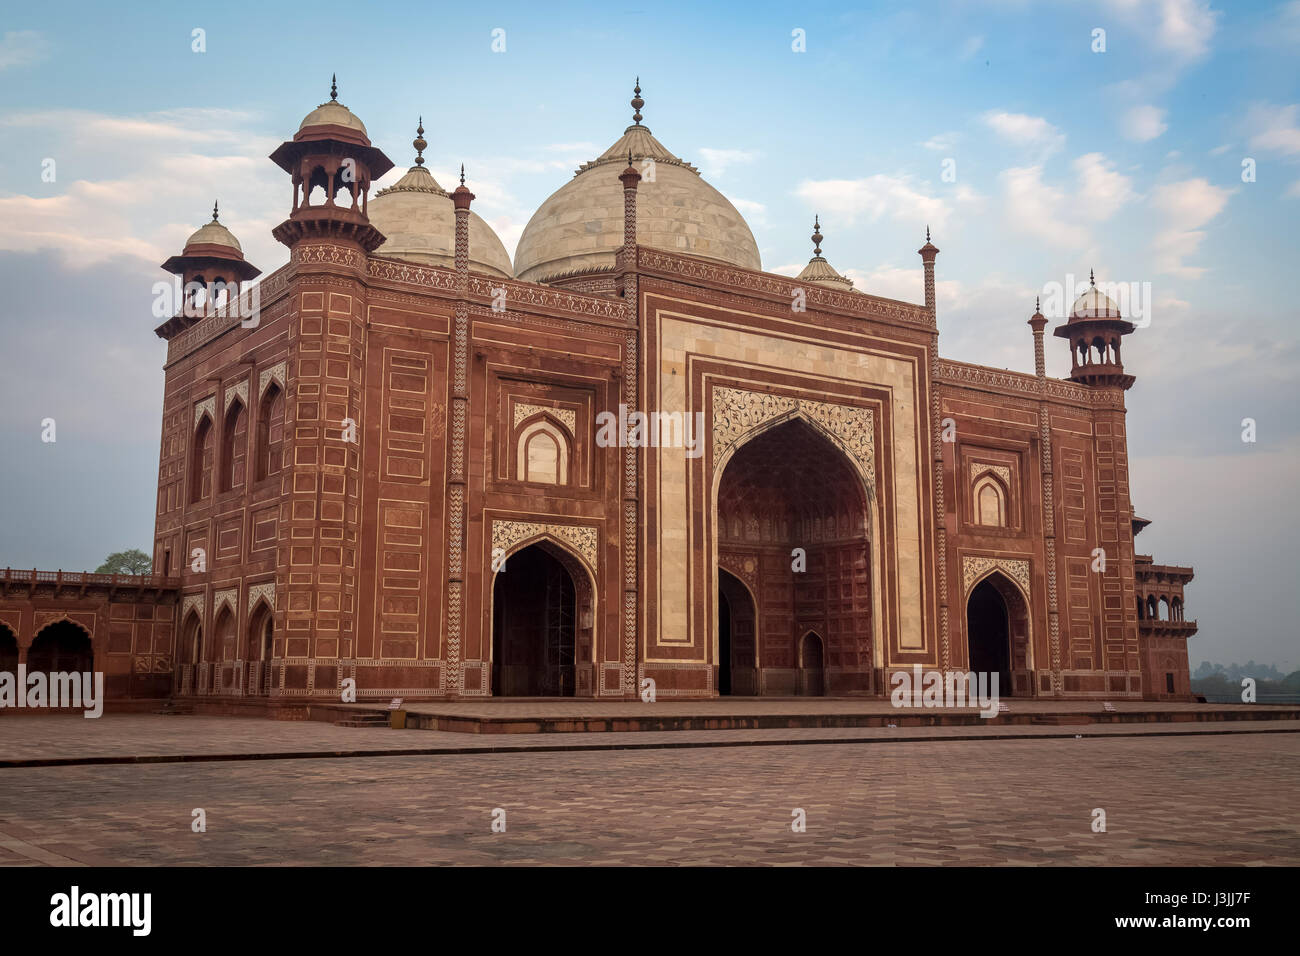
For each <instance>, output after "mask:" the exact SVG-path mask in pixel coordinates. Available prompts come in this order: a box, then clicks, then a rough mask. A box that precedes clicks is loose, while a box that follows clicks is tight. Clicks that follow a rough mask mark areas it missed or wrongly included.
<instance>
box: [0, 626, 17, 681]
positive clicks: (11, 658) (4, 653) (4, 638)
mask: <svg viewBox="0 0 1300 956" xmlns="http://www.w3.org/2000/svg"><path fill="white" fill-rule="evenodd" d="M5 673H8V674H17V673H18V635H17V634H15V633H14V632H13V631H12V630H10V628H9V625H7V624H0V674H5Z"/></svg>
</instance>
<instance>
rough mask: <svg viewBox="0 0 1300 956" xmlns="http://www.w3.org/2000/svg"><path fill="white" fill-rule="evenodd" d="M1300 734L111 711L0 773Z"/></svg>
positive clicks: (0, 742) (22, 732) (1204, 726)
mask: <svg viewBox="0 0 1300 956" xmlns="http://www.w3.org/2000/svg"><path fill="white" fill-rule="evenodd" d="M1229 733H1230V734H1259V733H1287V734H1294V733H1300V721H1285V720H1267V721H1223V722H1212V721H1198V722H1180V723H1167V724H1166V723H1160V724H1151V723H1143V724H1109V725H1081V726H1066V727H1050V726H1047V727H1034V726H1015V727H998V726H973V727H898V728H888V727H850V728H811V729H804V728H780V729H772V730H721V731H689V732H681V731H665V732H650V731H640V732H631V733H615V732H611V733H603V734H495V735H492V736H490V737H483V736H480V735H476V734H460V733H446V732H442V731H432V730H420V731H416V730H400V731H399V730H390V729H388V728H386V727H378V728H367V727H336V726H334V725H333V724H327V723H322V722H319V721H275V720H260V719H256V718H248V717H203V716H161V715H157V714H107V715H105V716H103V717H100V718H98V719H96V720H87V719H85V718H83V717H79V716H73V715H39V716H28V717H14V718H7V719H5V720H3V721H0V773H11V772H17V771H18V769H19V768H21V767H23V766H27V767H32V766H42V765H55V764H59V763H77V764H90V763H117V762H123V763H125V762H162V761H181V760H195V761H205V760H206V761H210V760H241V759H264V760H269V759H289V758H298V759H306V758H312V757H321V758H324V757H361V756H383V755H387V754H392V753H394V752H400V753H404V754H411V755H418V754H422V755H434V754H451V753H512V752H520V751H601V750H626V749H669V748H672V749H687V748H696V747H737V746H739V747H745V746H776V745H780V744H815V743H837V744H849V743H889V742H897V741H902V740H911V741H919V740H975V739H981V740H999V739H1000V740H1008V739H1011V740H1014V739H1037V738H1042V739H1066V740H1069V739H1073V738H1075V737H1076V736H1083V737H1125V736H1156V735H1182V734H1229Z"/></svg>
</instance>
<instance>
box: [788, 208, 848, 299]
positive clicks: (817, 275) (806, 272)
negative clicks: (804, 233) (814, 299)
mask: <svg viewBox="0 0 1300 956" xmlns="http://www.w3.org/2000/svg"><path fill="white" fill-rule="evenodd" d="M809 238H810V239H812V244H813V257H812V258H811V259H809V260H808V264H807V265H806V266H804V267H803V272H800V273H799V274H798V275H797V276H795V281H796V282H808V283H811V284H812V285H820V286H825V287H826V288H828V289H838V290H840V291H841V292H852V291H853V280H852V279H846V278H845V277H844V276H842V275H840V274H839V273H838V272H836V271H835V270H834V269H833V268H832V267H831V264H830V263H829V262H827V261H826V258H825V256H823V255H822V240H823V239H825V238H826V237H825V236H823V235H822V227H821V217H820V216H813V234H812V235H811V236H810V237H809Z"/></svg>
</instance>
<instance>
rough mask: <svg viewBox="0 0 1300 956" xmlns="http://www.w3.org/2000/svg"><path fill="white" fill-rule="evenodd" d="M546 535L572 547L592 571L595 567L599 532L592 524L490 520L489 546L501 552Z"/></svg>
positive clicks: (597, 555) (597, 556) (597, 558)
mask: <svg viewBox="0 0 1300 956" xmlns="http://www.w3.org/2000/svg"><path fill="white" fill-rule="evenodd" d="M539 535H550V536H551V537H553V538H555V539H557V540H559V541H563V542H564V543H565V544H567V545H569V546H570V547H572V548H573V550H574V551H576V552H577V553H578V554H579V555H580V556H581V557H582V559H583V560H584V561H586V562H587V566H588V567H590V568H591V570H592V571H593V572H594V571H595V570H597V568H598V562H599V546H600V535H599V534H598V533H597V531H596V529H595V528H592V527H588V526H586V525H576V524H542V523H540V522H532V521H493V522H492V550H493V551H496V549H497V548H500V549H501V551H502V552H503V553H506V552H509V551H510V549H511V548H513V547H514V546H515V545H517V544H518V543H519V542H521V541H526V540H528V539H529V538H534V537H537V536H539Z"/></svg>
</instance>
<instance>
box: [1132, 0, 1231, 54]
mask: <svg viewBox="0 0 1300 956" xmlns="http://www.w3.org/2000/svg"><path fill="white" fill-rule="evenodd" d="M1109 5H1110V7H1111V9H1113V10H1115V11H1116V12H1117V13H1119V14H1120V15H1121V16H1122V17H1123V18H1124V19H1125V20H1127V21H1128V22H1129V23H1130V24H1131V25H1132V26H1133V27H1134V30H1135V32H1137V33H1138V34H1139V35H1141V36H1150V37H1154V39H1155V43H1156V46H1157V47H1158V48H1160V49H1162V50H1164V51H1166V52H1168V53H1171V54H1173V55H1174V56H1176V57H1178V58H1180V59H1184V60H1194V59H1197V58H1199V57H1201V56H1204V55H1205V54H1206V53H1208V52H1209V51H1210V41H1211V40H1212V39H1213V38H1214V33H1215V30H1216V29H1217V28H1218V20H1219V16H1220V14H1219V13H1218V12H1217V11H1215V10H1211V9H1210V3H1209V0H1110V4H1109Z"/></svg>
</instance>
